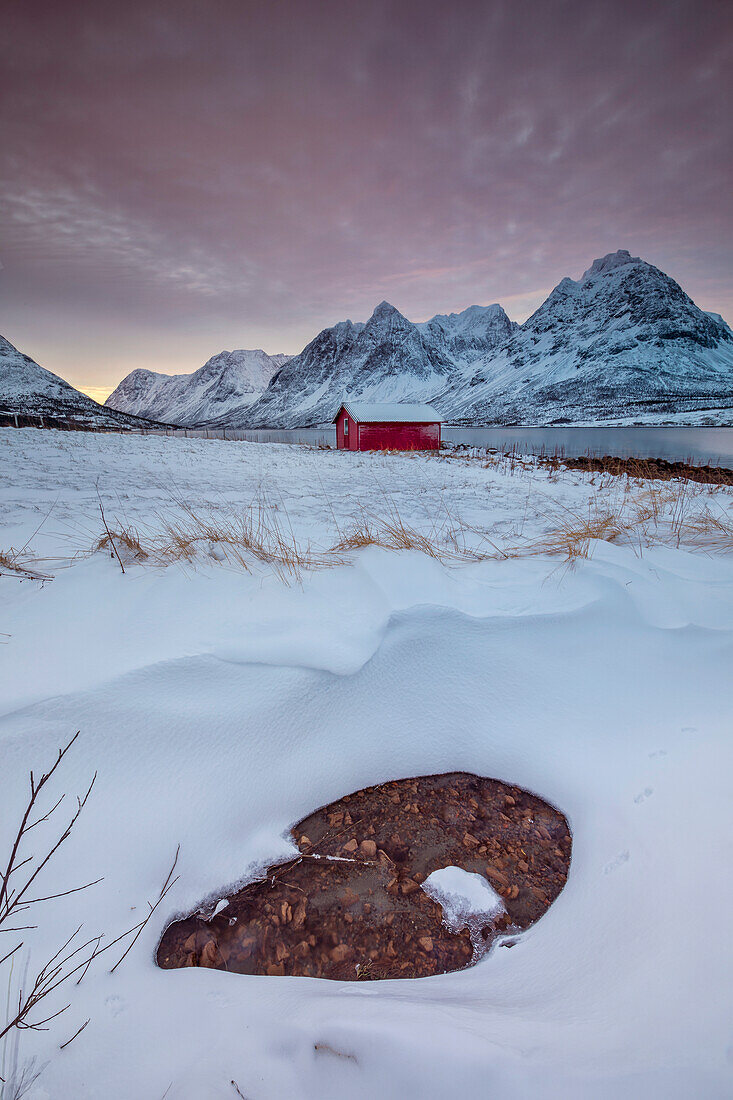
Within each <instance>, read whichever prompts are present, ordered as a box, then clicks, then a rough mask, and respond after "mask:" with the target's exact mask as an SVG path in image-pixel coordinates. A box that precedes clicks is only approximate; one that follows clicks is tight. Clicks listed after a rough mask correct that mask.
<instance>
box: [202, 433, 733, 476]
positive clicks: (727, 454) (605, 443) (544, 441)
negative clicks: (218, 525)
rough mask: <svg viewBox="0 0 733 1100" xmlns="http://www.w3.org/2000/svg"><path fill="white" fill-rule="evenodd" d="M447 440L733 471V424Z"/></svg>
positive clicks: (287, 439)
mask: <svg viewBox="0 0 733 1100" xmlns="http://www.w3.org/2000/svg"><path fill="white" fill-rule="evenodd" d="M181 434H183V432H182V429H181ZM186 434H187V435H189V436H204V435H210V436H211V437H212V438H213V437H214V436H218V437H221V436H222V435H224V432H223V431H222V429H208V431H207V430H206V429H203V428H202V429H198V430H195V429H191V428H189V429H188V431H187V433H186ZM226 438H227V439H247V440H250V441H251V442H253V443H308V444H310V445H311V446H319V445H320V446H330V447H335V446H336V431H335V429H334V428H332V427H330V426H329V427H325V428H287V429H286V428H252V429H244V428H240V429H234V428H227V429H226ZM443 439H444V440H445V441H446V442H447V443H456V444H463V445H465V446H468V447H489V448H491V449H495V450H498V451H512V450H516V451H522V452H524V453H526V454H538V455H542V454H544V455H554V454H557V455H564V456H566V457H568V458H578V457H580V456H582V455H598V456H602V455H613V456H614V457H617V458H629V457H632V458H663V459H666V460H667V461H668V462H691V463H693V464H694V465H698V466H724V467H726V468H729V469H733V428H684V427H672V428H670V427H659V428H658V427H633V428H626V427H621V428H612V427H609V428H580V427H579V428H568V427H564V428H519V427H516V428H515V427H502V426H494V427H486V428H461V427H451V425H449V424H446V425H444V427H443Z"/></svg>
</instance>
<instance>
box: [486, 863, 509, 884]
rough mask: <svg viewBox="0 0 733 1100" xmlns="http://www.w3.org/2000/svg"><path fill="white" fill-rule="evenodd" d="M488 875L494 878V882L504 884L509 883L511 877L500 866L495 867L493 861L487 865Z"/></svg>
mask: <svg viewBox="0 0 733 1100" xmlns="http://www.w3.org/2000/svg"><path fill="white" fill-rule="evenodd" d="M486 875H487V877H488V878H490V879H493V880H494V882H499V883H501V885H502V886H507V885H508V883H509V879H508V878H507V877H506V875H505V874H504V872H503V871H500V870H499V869H498V867H494V866H493V865H492V864H491V863H489V864H487V865H486Z"/></svg>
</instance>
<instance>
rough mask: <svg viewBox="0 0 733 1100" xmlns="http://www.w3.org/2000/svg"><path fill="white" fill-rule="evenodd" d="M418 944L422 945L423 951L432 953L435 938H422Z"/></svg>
mask: <svg viewBox="0 0 733 1100" xmlns="http://www.w3.org/2000/svg"><path fill="white" fill-rule="evenodd" d="M417 942H418V943H419V944H420V946H421V947H422V949H423V951H432V950H433V938H432V936H421V937H420V939H419V940H418V941H417Z"/></svg>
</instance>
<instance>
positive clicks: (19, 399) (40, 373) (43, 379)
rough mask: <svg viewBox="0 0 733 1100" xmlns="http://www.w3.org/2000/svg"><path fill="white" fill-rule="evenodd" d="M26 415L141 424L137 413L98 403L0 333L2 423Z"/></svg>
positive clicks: (114, 425)
mask: <svg viewBox="0 0 733 1100" xmlns="http://www.w3.org/2000/svg"><path fill="white" fill-rule="evenodd" d="M25 416H28V417H34V418H35V417H38V416H40V417H45V418H47V419H48V420H51V421H54V420H57V421H63V422H69V421H71V422H73V423H75V424H83V425H86V426H89V427H100V428H124V427H134V426H136V425H140V424H141V421H139V420H138V419H137V418H136V417H132V416H125V415H123V414H122V413H119V412H115V411H114V410H112V409H105V408H104V407H103V406H102V405H98V404H97V402H96V401H93V400H92V399H91V397H87V395H86V394H85V393H81V392H80V391H79V390H76V389H74V387H73V386H71V385H69V383H68V382H65V381H64V380H63V378H59V377H58V376H57V375H55V374H52V373H51V371H50V370H46V369H45V368H44V367H40V366H39V365H38V363H36V362H35V360H33V359H31V357H30V356H29V355H24V354H23V352H21V351H18V349H17V348H15V347H13V345H12V344H11V343H10V342H9V341H8V340H6V339H5V338H4V337H2V336H0V423H3V422H7V421H8V420H10V419H11V418H12V419H13V420H14V419H15V417H19V418H22V417H25ZM21 423H22V420H21Z"/></svg>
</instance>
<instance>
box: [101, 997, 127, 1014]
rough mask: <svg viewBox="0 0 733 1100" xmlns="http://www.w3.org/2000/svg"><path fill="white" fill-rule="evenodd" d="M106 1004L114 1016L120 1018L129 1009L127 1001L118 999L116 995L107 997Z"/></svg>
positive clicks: (121, 998)
mask: <svg viewBox="0 0 733 1100" xmlns="http://www.w3.org/2000/svg"><path fill="white" fill-rule="evenodd" d="M104 1003H105V1005H106V1007H107V1008H108V1009H109V1011H110V1012H111V1013H112V1015H113V1016H119V1015H120V1013H121V1012H124V1011H125V1009H126V1008H127V1001H126V1000H125V999H124V998H123V997H117V996H116V995H114V994H113V995H112V996H111V997H107V998H106V1000H105V1002H104Z"/></svg>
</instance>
